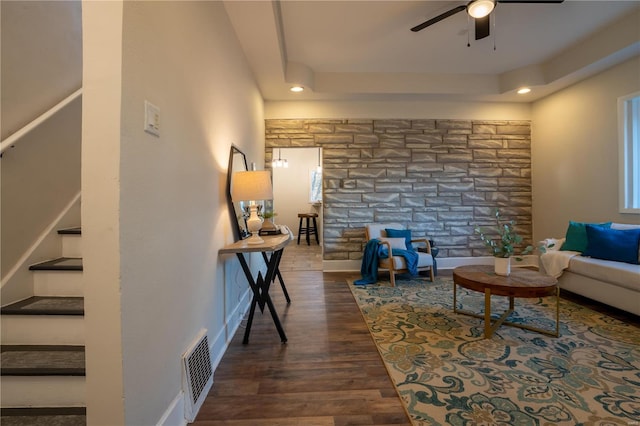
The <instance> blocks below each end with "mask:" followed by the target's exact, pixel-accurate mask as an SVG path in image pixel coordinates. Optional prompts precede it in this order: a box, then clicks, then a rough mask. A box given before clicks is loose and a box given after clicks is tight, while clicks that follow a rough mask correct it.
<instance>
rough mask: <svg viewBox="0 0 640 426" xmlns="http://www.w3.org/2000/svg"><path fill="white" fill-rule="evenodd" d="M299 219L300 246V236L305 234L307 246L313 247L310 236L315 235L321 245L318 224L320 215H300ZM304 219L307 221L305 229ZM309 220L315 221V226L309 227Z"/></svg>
mask: <svg viewBox="0 0 640 426" xmlns="http://www.w3.org/2000/svg"><path fill="white" fill-rule="evenodd" d="M298 217H299V218H300V225H298V244H300V235H302V234H303V233H304V234H306V237H307V245H311V242H310V241H309V236H310V235H315V236H316V242H317V243H318V244H320V240H319V239H318V223H317V222H316V218H317V217H318V213H298ZM303 219H306V220H307V223H306V226H305V227H302V220H303ZM309 219H313V226H310V225H309Z"/></svg>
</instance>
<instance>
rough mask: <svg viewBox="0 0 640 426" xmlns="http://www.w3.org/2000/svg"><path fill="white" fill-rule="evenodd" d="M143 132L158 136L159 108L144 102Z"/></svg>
mask: <svg viewBox="0 0 640 426" xmlns="http://www.w3.org/2000/svg"><path fill="white" fill-rule="evenodd" d="M144 131H145V132H147V133H151V134H152V135H155V136H160V108H158V107H157V106H155V105H154V104H152V103H151V102H149V101H144Z"/></svg>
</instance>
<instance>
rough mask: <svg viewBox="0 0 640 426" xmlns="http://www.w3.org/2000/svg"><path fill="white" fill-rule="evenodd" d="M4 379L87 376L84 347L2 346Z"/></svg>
mask: <svg viewBox="0 0 640 426" xmlns="http://www.w3.org/2000/svg"><path fill="white" fill-rule="evenodd" d="M0 363H1V366H2V375H3V376H84V375H85V360H84V346H67V345H59V346H58V345H2V359H1V361H0Z"/></svg>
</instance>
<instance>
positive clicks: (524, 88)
mask: <svg viewBox="0 0 640 426" xmlns="http://www.w3.org/2000/svg"><path fill="white" fill-rule="evenodd" d="M530 91H531V89H529V88H528V87H522V88H520V89H518V95H524V94H527V93H529V92H530Z"/></svg>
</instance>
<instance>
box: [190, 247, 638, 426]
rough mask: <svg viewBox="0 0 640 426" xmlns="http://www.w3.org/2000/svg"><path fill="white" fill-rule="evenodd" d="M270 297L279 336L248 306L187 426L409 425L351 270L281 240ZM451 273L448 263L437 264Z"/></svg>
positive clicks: (613, 313)
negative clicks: (249, 321) (249, 319)
mask: <svg viewBox="0 0 640 426" xmlns="http://www.w3.org/2000/svg"><path fill="white" fill-rule="evenodd" d="M281 272H282V275H283V276H284V279H285V283H286V286H287V290H288V292H289V295H290V296H291V300H292V303H291V305H289V306H287V304H286V301H285V298H284V295H283V293H282V289H281V288H280V286H279V283H277V282H276V284H275V285H273V286H272V287H271V292H270V294H271V296H272V298H273V301H274V304H275V305H276V309H277V312H278V315H279V316H280V319H281V321H282V324H283V327H284V329H285V331H286V334H287V337H288V339H289V341H288V343H286V344H281V343H280V339H279V336H278V333H277V331H276V328H275V326H274V324H273V322H272V320H271V316H270V315H269V313H268V311H265V312H264V314H261V313H260V312H259V311H258V312H257V313H256V316H255V319H254V324H253V327H252V330H251V335H250V338H249V344H247V345H243V344H242V337H243V334H244V328H240V329H239V330H238V331H237V333H236V335H235V337H234V338H233V340H232V342H231V344H230V346H229V348H228V350H227V352H226V353H225V355H224V357H223V359H222V361H221V363H220V365H219V366H218V367H217V369H216V371H215V373H214V385H213V388H212V390H211V392H210V394H209V395H208V397H207V399H206V401H205V402H204V405H203V406H202V408H201V409H200V412H199V414H198V417H197V419H196V421H195V423H194V424H195V425H198V426H217V425H229V426H238V425H251V426H273V425H279V426H293V425H296V426H330V425H335V426H343V425H409V424H410V422H409V420H408V418H407V416H406V414H405V411H404V408H403V406H402V404H401V402H400V400H399V398H398V396H397V393H396V391H395V388H394V387H393V384H392V383H391V380H390V379H389V377H388V375H387V372H386V369H385V367H384V365H383V363H382V360H381V359H380V356H379V354H378V351H377V349H376V347H375V344H374V343H373V341H372V339H371V336H370V334H369V332H368V330H367V327H366V325H365V323H364V321H363V319H362V317H361V315H360V311H359V309H358V306H357V305H356V303H355V302H354V300H353V296H352V295H351V292H350V291H349V289H348V287H347V285H346V279H347V278H357V277H359V274H357V273H323V272H322V267H321V255H320V248H319V247H318V246H317V245H316V246H313V245H312V246H307V245H306V244H301V245H299V246H298V245H296V244H295V242H293V243H291V244H290V245H289V246H288V247H287V248H286V249H285V252H284V255H283V258H282V262H281ZM439 275H440V276H451V271H450V270H449V271H447V270H442V271H439ZM561 297H563V298H567V299H570V300H573V301H574V302H577V303H581V304H584V305H587V306H588V307H590V308H592V309H594V310H596V311H599V312H603V313H607V314H609V315H611V316H613V317H615V318H618V319H620V320H623V321H626V322H629V323H631V324H635V325H640V320H639V317H637V316H634V315H632V314H629V313H626V312H622V311H619V310H616V309H613V308H610V307H608V306H605V305H602V304H599V303H597V302H593V301H590V300H588V299H585V298H582V297H580V296H577V295H573V294H571V293H568V292H564V291H563V292H562V294H561Z"/></svg>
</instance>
